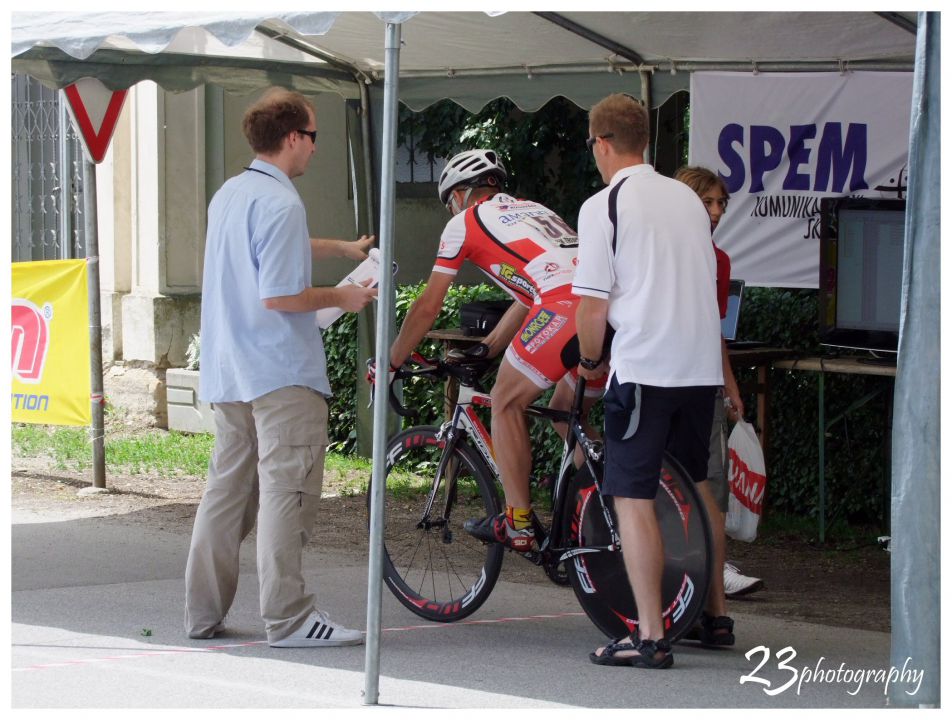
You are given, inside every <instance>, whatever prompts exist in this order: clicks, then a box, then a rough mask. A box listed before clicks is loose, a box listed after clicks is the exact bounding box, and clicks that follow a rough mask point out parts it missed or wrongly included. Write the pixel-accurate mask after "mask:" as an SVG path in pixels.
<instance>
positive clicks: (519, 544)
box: [463, 512, 535, 553]
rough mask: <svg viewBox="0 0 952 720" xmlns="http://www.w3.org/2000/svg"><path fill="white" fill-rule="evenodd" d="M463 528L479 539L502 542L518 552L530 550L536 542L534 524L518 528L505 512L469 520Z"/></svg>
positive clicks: (486, 541)
mask: <svg viewBox="0 0 952 720" xmlns="http://www.w3.org/2000/svg"><path fill="white" fill-rule="evenodd" d="M463 529H464V530H465V531H466V532H468V533H469V534H470V535H472V536H473V537H474V538H476V539H478V540H482V541H483V542H485V543H501V544H503V545H505V546H506V547H507V548H509V549H510V550H515V551H516V552H521V553H524V552H529V551H530V550H532V546H533V545H534V544H535V531H534V530H533V529H532V526H531V525H530V526H529V527H527V528H524V529H523V530H516V529H515V528H514V527H513V526H512V525H510V524H509V519H508V518H507V517H506V513H504V512H503V513H499V515H492V516H490V517H485V518H483V519H482V520H475V519H470V520H467V521H466V522H464V523H463Z"/></svg>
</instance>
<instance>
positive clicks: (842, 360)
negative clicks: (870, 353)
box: [774, 357, 896, 542]
mask: <svg viewBox="0 0 952 720" xmlns="http://www.w3.org/2000/svg"><path fill="white" fill-rule="evenodd" d="M774 367H775V368H777V369H778V370H794V371H797V370H799V371H804V372H817V373H819V374H820V375H819V383H818V387H819V390H818V393H817V394H818V400H817V406H818V411H819V421H818V422H817V426H818V428H817V446H818V448H819V453H820V459H819V467H818V479H817V512H818V514H819V535H820V542H824V541H825V539H826V433H827V431H828V430H829V425H832V424H833V423H834V422H835V421H836V420H835V419H834V420H831V421H830V423H829V425H828V424H827V422H826V396H825V388H824V386H825V381H824V378H825V376H826V374H827V373H843V374H846V375H877V376H880V377H890V378H895V377H896V365H895V364H892V363H888V362H886V363H882V362H871V361H870V359H868V358H857V357H805V358H797V359H794V360H780V361H778V362H775V363H774ZM879 392H880V391H878V390H877V391H876V392H873V393H870V394H868V395H867V396H865V397H863V398H861V399H860V400H859V401H857V402H856V403H854V404H853V405H851V406H850V408H849V409H847V411H846V412H849V410H850V409H853V408H855V407H859V406H861V405H864V404H866V403H867V402H869V401H870V400H871V399H872V398H873V397H875V396H876V395H878V394H879ZM886 407H887V411H886V422H887V424H888V425H891V424H892V397H891V396H890V395H887V405H886ZM844 414H845V413H844ZM885 437H886V443H887V451H886V454H887V457H888V456H889V454H890V452H889V445H888V444H889V433H888V432H887V433H886V434H885Z"/></svg>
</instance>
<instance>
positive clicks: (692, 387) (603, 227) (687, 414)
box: [572, 94, 724, 669]
mask: <svg viewBox="0 0 952 720" xmlns="http://www.w3.org/2000/svg"><path fill="white" fill-rule="evenodd" d="M647 143H648V113H647V111H646V110H645V108H644V107H643V106H642V105H641V104H640V103H638V102H637V101H636V100H634V99H633V98H631V97H630V96H628V95H617V94H616V95H609V96H608V97H607V98H605V99H604V100H602V101H601V102H599V103H598V104H596V105H595V106H594V107H593V108H592V110H591V113H590V114H589V138H588V140H587V144H588V146H589V147H590V148H591V150H592V153H593V154H594V157H595V164H596V166H597V167H598V170H599V173H600V174H601V176H602V180H603V181H604V182H605V183H606V184H607V185H608V187H606V188H605V189H603V190H602V191H600V192H599V193H596V194H595V195H593V196H592V197H591V198H589V199H588V200H586V201H585V203H584V204H583V205H582V209H581V211H580V213H579V256H578V257H579V262H578V269H577V270H576V274H575V281H574V283H573V286H572V289H573V292H575V293H576V294H577V295H580V296H582V299H581V301H580V302H579V307H578V312H577V314H576V327H577V328H578V334H579V343H580V348H579V349H580V352H581V355H582V359H581V361H580V364H579V374H581V375H582V376H583V377H585V378H586V379H588V378H593V379H594V378H596V377H599V376H601V375H603V374H604V367H603V362H604V361H603V359H602V357H601V353H602V341H603V338H604V334H605V326H606V321H607V323H608V324H610V325H611V326H612V328H614V330H615V336H614V339H613V340H612V345H611V356H610V381H609V385H608V390H607V391H606V393H605V399H604V408H605V434H604V438H605V452H606V456H605V478H604V481H603V485H602V491H603V493H604V494H605V495H608V496H612V497H613V498H614V504H615V511H616V514H617V516H618V523H619V532H620V535H621V543H622V550H623V553H622V554H623V557H624V561H625V570H626V572H627V576H628V580H629V582H630V584H631V588H632V591H633V593H634V597H635V602H636V604H637V606H638V619H639V622H638V632H637V636H631V637H627V638H620V639H618V640H615V641H613V642H611V643H609V644H608V645H606V646H605V647H601V648H599V649H598V650H597V651H595V652H593V653H591V654H590V655H589V658H590V660H591V661H592V662H594V663H596V664H598V665H632V666H635V667H643V668H652V669H655V668H658V669H660V668H666V667H670V666H671V665H672V664H673V662H674V657H673V655H672V653H671V644H670V642H668V641H667V640H666V639H665V638H664V624H663V619H662V607H661V576H662V571H663V567H664V549H663V546H662V539H661V533H660V530H659V528H658V521H657V518H656V517H655V508H654V498H655V495H656V493H657V491H658V486H659V478H660V474H661V465H662V458H663V454H664V451H665V450H668V451H670V452H671V453H672V454H673V455H674V457H675V458H677V460H678V461H679V462H680V463H681V465H682V466H683V467H684V469H685V471H686V472H687V473H688V475H689V477H690V478H691V479H692V480H693V481H694V482H696V483H697V487H698V491H699V492H700V494H701V497H702V498H703V499H704V502H705V504H706V506H707V507H713V506H714V497H713V495H712V494H711V490H710V488H709V487H708V486H709V483H708V482H707V481H706V479H705V478H706V477H707V460H708V440H709V438H710V434H711V422H712V411H713V400H714V393H715V390H716V389H717V387H720V386H722V385H723V384H724V377H723V374H722V371H721V357H720V353H719V352H718V348H717V342H718V337H719V335H720V323H719V321H718V316H717V315H718V313H717V301H716V289H715V260H714V252H713V250H712V249H711V232H710V221H709V219H708V216H707V213H706V212H705V211H704V206H703V205H702V204H701V202H700V200H699V199H698V197H697V195H695V194H694V193H693V192H692V191H691V189H690V188H688V187H687V186H686V185H684V184H683V183H679V182H677V181H675V180H672V179H670V178H666V177H663V176H661V175H659V174H657V173H656V172H655V171H654V169H653V168H652V167H651V166H650V165H647V164H646V163H645V161H644V151H645V147H646V145H647Z"/></svg>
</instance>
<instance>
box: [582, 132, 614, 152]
mask: <svg viewBox="0 0 952 720" xmlns="http://www.w3.org/2000/svg"><path fill="white" fill-rule="evenodd" d="M612 137H615V133H605V134H604V135H596V136H595V137H590V138H588V139H587V140H586V141H585V147H587V148H588V149H589V150H591V149H592V148H593V147H595V141H596V140H598V139H599V138H601V139H602V140H604V139H605V138H612Z"/></svg>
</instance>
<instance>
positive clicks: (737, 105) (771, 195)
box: [689, 72, 912, 288]
mask: <svg viewBox="0 0 952 720" xmlns="http://www.w3.org/2000/svg"><path fill="white" fill-rule="evenodd" d="M911 103H912V73H911V72H909V73H906V72H881V73H874V72H848V73H845V74H842V75H841V74H840V73H760V74H757V75H754V74H752V73H716V72H709V73H708V72H696V73H693V74H692V76H691V130H690V145H689V147H690V150H689V154H690V160H689V162H690V164H691V165H701V166H704V167H707V168H710V169H711V170H714V171H715V172H718V173H720V175H721V177H723V178H724V180H725V182H726V183H727V187H728V191H729V193H730V203H729V205H728V209H727V213H726V214H725V215H724V217H723V218H722V219H721V221H720V224H719V225H718V228H717V232H716V233H715V234H714V241H715V242H716V243H717V245H718V246H719V247H721V248H723V250H724V251H725V252H726V253H727V254H728V255H730V258H731V275H732V276H733V277H735V278H740V279H743V280H746V281H747V284H748V285H760V286H771V287H795V288H815V287H817V286H818V280H819V277H818V276H819V259H820V252H819V237H820V226H819V210H820V198H824V197H834V196H843V195H857V196H864V197H880V198H890V199H897V198H898V199H905V197H906V163H907V159H908V154H909V114H910V109H911Z"/></svg>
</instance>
